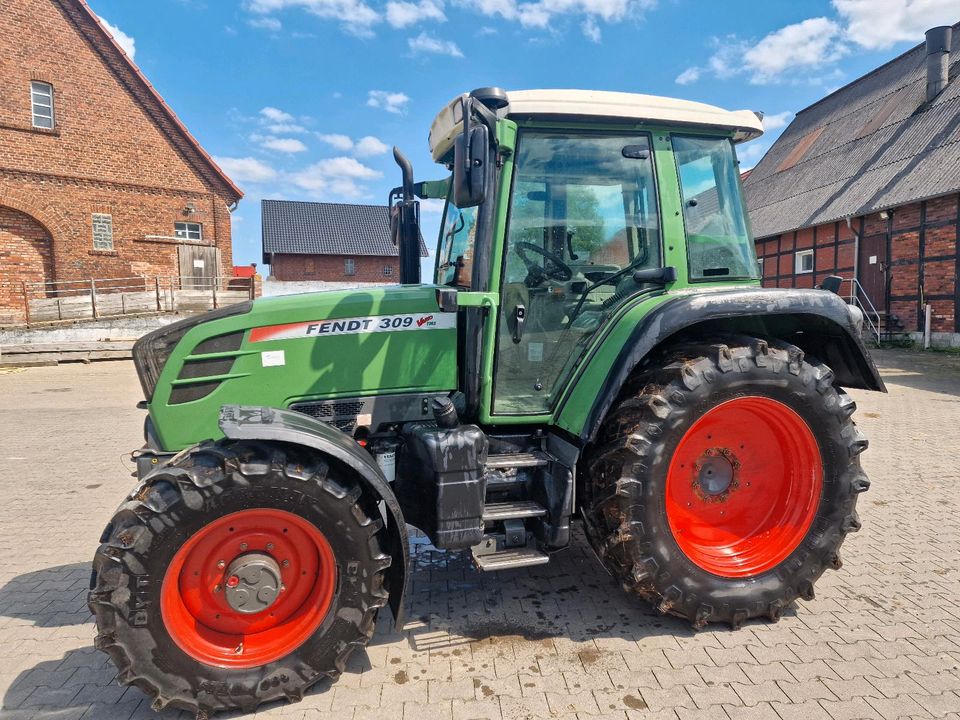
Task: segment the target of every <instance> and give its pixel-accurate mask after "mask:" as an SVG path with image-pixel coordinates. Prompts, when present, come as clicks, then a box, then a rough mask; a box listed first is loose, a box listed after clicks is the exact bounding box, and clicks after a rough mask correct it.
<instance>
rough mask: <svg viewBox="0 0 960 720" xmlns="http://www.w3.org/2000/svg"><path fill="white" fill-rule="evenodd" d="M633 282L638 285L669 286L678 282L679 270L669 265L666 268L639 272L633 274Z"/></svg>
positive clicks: (646, 269) (647, 269)
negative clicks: (654, 284)
mask: <svg viewBox="0 0 960 720" xmlns="http://www.w3.org/2000/svg"><path fill="white" fill-rule="evenodd" d="M633 281H634V282H635V283H637V285H643V284H644V283H657V284H658V285H669V284H670V283H673V282H676V281H677V269H676V268H675V267H673V266H672V265H667V266H666V267H658V268H645V269H643V270H637V271H636V272H635V273H634V274H633Z"/></svg>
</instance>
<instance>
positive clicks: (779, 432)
mask: <svg viewBox="0 0 960 720" xmlns="http://www.w3.org/2000/svg"><path fill="white" fill-rule="evenodd" d="M854 409H855V405H854V403H853V401H852V400H851V399H850V397H849V396H847V395H846V394H845V393H843V392H842V391H841V390H838V389H837V388H836V387H835V386H834V384H833V373H832V372H831V371H830V369H829V368H827V367H826V366H825V365H822V364H820V363H818V362H817V361H815V360H812V359H804V356H803V353H802V352H801V351H800V350H799V349H798V348H796V347H793V346H791V345H786V344H783V343H776V344H773V345H768V343H766V342H765V341H763V340H757V339H754V338H744V337H736V338H733V337H731V338H725V339H724V340H723V341H722V342H718V343H715V344H706V343H704V344H693V345H688V346H685V347H677V348H673V349H671V350H670V351H668V352H666V353H664V355H663V356H661V357H660V358H659V359H658V360H657V361H654V362H652V363H650V364H649V365H648V366H647V367H646V368H644V369H642V370H641V371H640V372H639V373H638V374H637V375H636V376H635V377H634V378H633V380H632V381H631V383H630V384H629V385H628V387H627V388H626V389H625V392H624V394H623V395H622V396H621V398H620V400H619V402H618V404H617V405H616V406H615V407H614V408H613V409H612V410H611V412H610V413H609V415H608V417H607V418H606V420H605V421H604V424H603V426H602V428H601V431H600V434H599V437H598V441H597V443H596V445H595V446H594V447H593V448H591V450H590V451H589V453H588V456H587V461H586V463H585V467H586V472H587V477H586V478H585V482H584V489H585V491H586V495H587V497H586V500H585V503H584V505H585V510H584V516H585V520H586V527H587V533H588V537H589V538H590V541H591V543H592V544H593V545H594V547H595V549H596V550H597V552H598V555H599V556H600V558H601V560H602V561H603V562H604V563H605V564H606V565H607V567H608V568H609V569H610V570H611V571H612V572H613V573H614V574H615V575H616V576H617V578H618V579H619V580H620V581H621V582H622V583H623V585H624V586H625V587H626V588H627V589H629V590H631V591H633V592H636V593H637V594H639V595H641V596H642V597H644V598H646V599H647V600H649V601H650V602H652V603H653V604H654V605H655V606H656V607H658V608H659V609H660V610H661V611H662V612H670V613H673V614H676V615H680V616H682V617H686V618H688V619H689V620H690V621H691V622H692V623H693V624H694V625H696V626H698V627H700V626H703V625H705V624H706V623H707V622H711V621H722V622H727V623H729V624H730V625H732V626H734V627H739V626H740V625H741V624H742V623H743V622H744V621H746V620H748V619H750V618H753V617H758V616H765V617H768V618H770V619H773V620H777V619H779V617H780V614H781V612H782V611H783V609H784V608H785V607H787V606H788V605H789V604H790V603H792V602H793V601H794V600H795V599H796V598H798V597H801V598H804V599H808V600H809V599H812V598H813V595H814V590H813V585H814V583H815V582H816V580H817V579H818V578H819V577H820V575H821V574H822V573H823V571H824V570H825V569H826V568H827V567H834V568H837V567H839V566H840V557H839V548H840V545H841V543H842V542H843V539H844V537H845V536H846V534H847V533H849V532H851V531H855V530H858V529H859V527H860V522H859V519H858V518H857V514H856V509H855V506H856V498H857V495H858V494H859V493H861V492H863V491H864V490H866V489H867V488H868V487H869V482H868V481H867V478H866V476H865V475H864V473H863V472H862V470H861V469H860V462H859V457H858V456H859V454H860V453H861V452H862V451H863V450H864V449H865V448H866V446H867V443H866V440H865V438H864V437H863V435H862V434H861V433H860V432H859V431H858V430H857V428H856V426H855V425H854V423H853V421H852V420H851V416H852V414H853V412H854Z"/></svg>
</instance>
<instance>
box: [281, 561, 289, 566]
mask: <svg viewBox="0 0 960 720" xmlns="http://www.w3.org/2000/svg"><path fill="white" fill-rule="evenodd" d="M280 564H281V565H283V566H284V567H290V561H289V560H284V561H283V562H282V563H280Z"/></svg>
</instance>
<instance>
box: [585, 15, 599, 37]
mask: <svg viewBox="0 0 960 720" xmlns="http://www.w3.org/2000/svg"><path fill="white" fill-rule="evenodd" d="M583 34H584V35H586V36H587V38H588V39H589V40H592V41H593V42H595V43H598V42H600V38H601V37H602V36H601V34H600V26H599V25H597V19H596V18H595V17H593V16H592V15H591V16H589V17H588V18H587V19H586V20H584V21H583Z"/></svg>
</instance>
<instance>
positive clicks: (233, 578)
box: [227, 575, 240, 588]
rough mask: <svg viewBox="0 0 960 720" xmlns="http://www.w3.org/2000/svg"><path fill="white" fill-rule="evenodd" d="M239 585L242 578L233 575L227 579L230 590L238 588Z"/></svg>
mask: <svg viewBox="0 0 960 720" xmlns="http://www.w3.org/2000/svg"><path fill="white" fill-rule="evenodd" d="M239 584H240V578H238V577H237V576H236V575H231V576H230V577H228V578H227V587H228V588H233V587H236V586H237V585H239Z"/></svg>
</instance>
